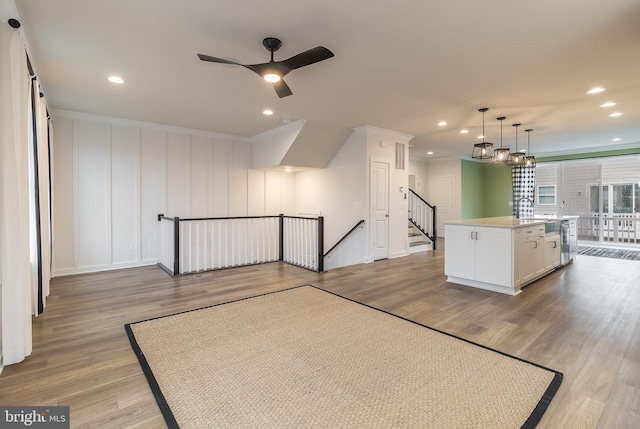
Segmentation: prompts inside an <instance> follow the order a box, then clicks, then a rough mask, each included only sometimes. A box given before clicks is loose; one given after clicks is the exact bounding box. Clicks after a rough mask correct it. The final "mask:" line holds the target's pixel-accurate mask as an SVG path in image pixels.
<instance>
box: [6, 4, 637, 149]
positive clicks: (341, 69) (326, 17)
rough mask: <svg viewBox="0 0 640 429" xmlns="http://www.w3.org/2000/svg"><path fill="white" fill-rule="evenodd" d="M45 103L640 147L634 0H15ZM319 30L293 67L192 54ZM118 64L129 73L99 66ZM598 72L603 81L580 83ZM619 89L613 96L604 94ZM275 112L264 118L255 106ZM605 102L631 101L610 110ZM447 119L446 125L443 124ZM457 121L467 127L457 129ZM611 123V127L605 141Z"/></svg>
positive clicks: (155, 117) (260, 52)
mask: <svg viewBox="0 0 640 429" xmlns="http://www.w3.org/2000/svg"><path fill="white" fill-rule="evenodd" d="M16 6H17V10H18V13H19V15H20V20H21V22H22V25H23V28H24V31H25V34H26V37H27V41H28V45H29V46H28V47H29V51H30V52H31V56H32V62H33V64H34V66H35V68H36V72H37V73H38V75H39V77H40V79H41V82H42V84H43V89H44V91H45V93H46V96H47V100H48V102H49V105H50V107H51V108H57V109H64V110H72V111H79V112H86V113H94V114H99V115H107V116H113V117H120V118H127V119H135V120H141V121H149V122H155V123H161V124H167V125H174V126H180V127H187V128H195V129H201V130H210V131H216V132H220V133H228V134H235V135H241V136H253V135H256V134H258V133H261V132H264V131H266V130H269V129H272V128H275V127H277V126H280V125H281V124H282V123H283V120H296V119H308V120H313V121H316V122H320V123H326V124H331V125H338V126H346V127H350V128H355V127H358V126H362V125H372V126H375V127H380V128H385V129H389V130H393V131H398V132H401V133H405V134H410V135H414V136H416V137H415V139H413V141H412V144H413V145H414V147H412V149H411V151H412V152H411V153H412V155H415V156H426V155H425V154H426V152H427V151H428V150H430V151H433V152H434V155H433V156H434V157H441V156H452V155H470V153H471V148H472V144H473V143H476V142H477V139H476V137H477V136H478V135H480V134H481V130H482V116H481V114H480V113H479V112H478V109H479V108H481V107H489V111H488V112H487V114H486V119H485V123H486V133H485V134H486V135H487V140H489V141H492V142H494V143H497V144H498V145H499V144H500V128H499V121H497V120H496V117H498V116H506V117H507V119H506V120H505V122H504V138H503V141H504V144H505V145H511V146H513V144H514V141H515V131H514V129H513V127H511V124H513V123H515V122H520V123H522V127H521V128H519V145H520V148H522V147H523V146H525V145H526V133H525V132H524V129H526V128H533V129H534V131H533V132H532V134H531V150H532V152H533V153H534V154H540V153H551V152H558V151H592V150H595V149H596V148H597V149H605V148H613V147H629V146H636V147H640V2H638V0H608V1H598V0H561V1H559V0H535V1H523V0H521V1H517V0H484V1H480V0H449V1H445V0H399V1H394V2H392V1H389V0H348V1H345V0H322V1H306V0H298V1H291V0H270V1H260V0H243V1H238V0H216V1H212V0H181V1H176V0H136V1H131V0H110V1H104V0H94V1H88V0H56V1H51V0H16ZM267 36H273V37H278V38H280V39H281V40H282V42H283V45H282V48H281V49H280V50H279V51H278V52H277V53H276V60H281V59H286V58H289V57H291V56H293V55H295V54H297V53H299V52H301V51H304V50H307V49H310V48H312V47H315V46H318V45H323V46H326V47H327V48H329V49H330V50H332V51H333V52H334V54H335V57H334V58H331V59H329V60H326V61H323V62H320V63H317V64H314V65H311V66H308V67H304V68H301V69H299V70H295V71H293V72H292V73H291V74H289V75H288V76H287V77H286V79H285V80H286V82H287V84H288V85H289V86H290V87H291V89H292V90H293V95H292V96H290V97H286V98H283V99H280V98H278V97H277V95H276V94H275V91H274V90H273V88H272V87H271V85H270V84H268V83H266V82H264V81H262V80H261V79H260V77H259V76H257V75H255V74H254V73H253V72H251V71H249V70H247V69H244V68H241V67H237V66H228V65H222V64H214V63H206V62H202V61H200V60H199V59H198V57H197V56H196V54H198V53H202V54H207V55H211V56H216V57H222V58H230V59H233V60H235V61H238V62H241V63H244V64H253V63H261V62H266V61H268V59H269V53H268V51H266V50H265V49H264V47H263V46H262V39H263V38H264V37H267ZM111 74H117V75H119V76H121V77H122V78H124V80H125V84H124V85H120V86H118V85H115V84H112V83H110V82H108V81H107V76H109V75H111ZM594 86H603V87H606V88H607V91H605V92H604V93H601V94H597V95H587V94H586V93H585V92H586V91H587V90H588V89H590V88H592V87H594ZM605 101H616V102H618V105H617V106H615V107H613V108H601V107H599V105H600V104H602V103H603V102H605ZM265 108H270V109H272V110H273V111H274V112H275V114H274V115H273V116H272V117H265V116H263V115H262V113H261V112H262V111H263V109H265ZM613 111H621V112H624V115H623V116H621V117H618V118H609V117H608V116H607V115H608V114H609V113H611V112H613ZM442 120H445V121H447V123H448V125H447V126H445V127H439V126H437V123H438V122H439V121H442ZM462 128H467V129H469V130H470V133H469V134H466V135H463V134H460V133H459V131H460V130H461V129H462ZM615 137H618V138H620V139H621V141H620V142H617V143H613V142H612V141H611V140H612V138H615Z"/></svg>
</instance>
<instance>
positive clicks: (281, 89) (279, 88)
mask: <svg viewBox="0 0 640 429" xmlns="http://www.w3.org/2000/svg"><path fill="white" fill-rule="evenodd" d="M273 88H274V89H275V90H276V93H277V94H278V97H280V98H283V97H288V96H289V95H291V94H293V92H291V88H289V85H287V84H286V83H284V80H280V81H279V82H276V83H274V84H273Z"/></svg>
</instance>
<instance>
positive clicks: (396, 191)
mask: <svg viewBox="0 0 640 429" xmlns="http://www.w3.org/2000/svg"><path fill="white" fill-rule="evenodd" d="M361 128H362V129H363V130H364V132H366V134H367V159H368V162H371V161H374V160H383V161H388V162H389V257H390V258H397V257H400V256H406V255H408V254H409V241H408V239H407V226H408V192H409V142H410V141H411V139H412V138H413V136H410V135H407V134H402V133H398V132H395V131H390V130H385V129H381V128H376V127H370V126H367V127H361ZM358 130H360V129H358ZM396 143H403V144H404V159H405V163H404V170H401V169H396V165H395V158H396ZM367 167H368V166H367ZM369 177H370V176H369V175H367V179H368V178H369ZM401 188H402V191H401V190H400V189H401ZM366 189H367V191H366V192H367V193H368V192H369V191H368V189H369V183H368V182H367V188H366Z"/></svg>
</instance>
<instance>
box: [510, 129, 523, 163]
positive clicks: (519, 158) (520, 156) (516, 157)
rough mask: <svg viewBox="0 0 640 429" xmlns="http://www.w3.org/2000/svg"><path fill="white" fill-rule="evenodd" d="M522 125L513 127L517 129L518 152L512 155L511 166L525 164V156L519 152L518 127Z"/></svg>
mask: <svg viewBox="0 0 640 429" xmlns="http://www.w3.org/2000/svg"><path fill="white" fill-rule="evenodd" d="M520 125H522V124H513V125H512V126H513V127H514V128H515V129H516V151H515V152H514V153H513V154H512V155H511V162H510V164H511V165H522V164H524V158H525V154H524V153H522V152H519V151H518V127H519V126H520Z"/></svg>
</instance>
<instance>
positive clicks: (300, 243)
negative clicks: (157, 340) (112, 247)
mask: <svg viewBox="0 0 640 429" xmlns="http://www.w3.org/2000/svg"><path fill="white" fill-rule="evenodd" d="M158 222H161V226H160V230H161V257H160V262H159V263H158V265H159V266H160V267H161V268H162V269H163V270H165V271H166V272H168V273H169V274H171V275H180V274H190V273H196V272H202V271H212V270H218V269H223V268H231V267H240V266H245V265H255V264H263V263H267V262H276V261H282V262H286V263H288V264H291V265H296V266H299V267H302V268H306V269H308V270H312V271H317V272H322V271H324V261H323V259H324V258H323V253H324V244H323V242H324V238H323V237H324V218H323V217H322V216H319V217H317V218H309V217H296V216H285V215H282V214H281V215H279V216H238V217H218V218H186V219H181V218H179V217H177V216H176V217H169V216H165V215H163V214H159V215H158Z"/></svg>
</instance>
